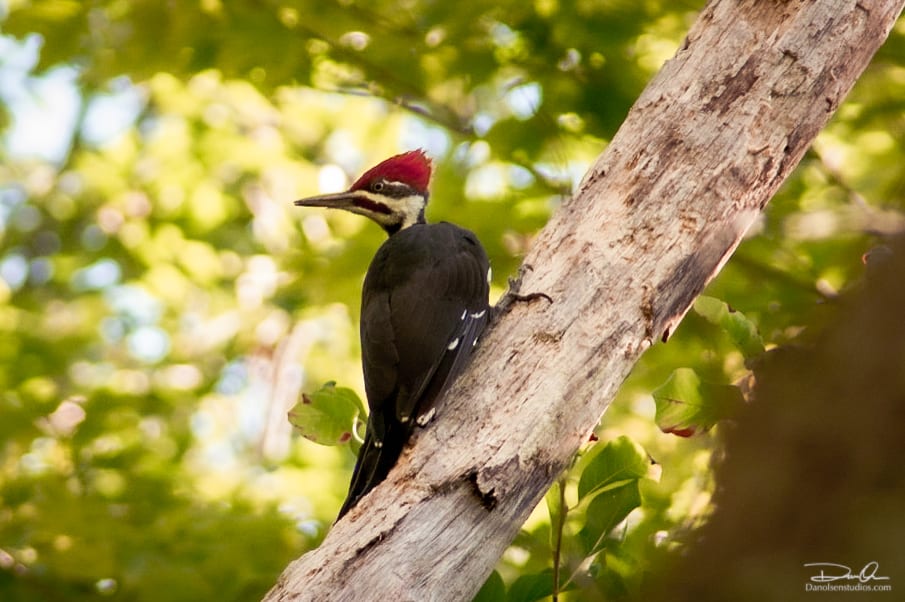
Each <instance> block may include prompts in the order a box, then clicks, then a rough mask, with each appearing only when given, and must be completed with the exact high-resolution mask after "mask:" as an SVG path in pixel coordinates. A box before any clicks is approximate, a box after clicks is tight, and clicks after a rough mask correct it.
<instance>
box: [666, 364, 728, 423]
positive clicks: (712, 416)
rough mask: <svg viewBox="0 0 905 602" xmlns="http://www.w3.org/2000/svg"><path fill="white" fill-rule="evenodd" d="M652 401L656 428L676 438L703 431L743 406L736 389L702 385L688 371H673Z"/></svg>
mask: <svg viewBox="0 0 905 602" xmlns="http://www.w3.org/2000/svg"><path fill="white" fill-rule="evenodd" d="M653 397H654V402H655V403H656V406H657V414H656V422H657V426H658V427H660V430H661V431H663V432H664V433H671V434H673V435H678V436H679V437H691V436H692V435H695V434H697V433H699V432H701V431H706V430H708V429H709V428H711V427H712V426H713V425H714V424H716V423H717V422H718V421H720V420H722V419H724V418H728V417H730V416H732V415H734V414H735V412H736V411H737V410H738V409H739V408H740V407H741V406H742V405H744V397H743V396H742V392H741V391H740V390H739V389H738V387H734V386H732V385H722V384H713V383H707V382H704V381H702V380H701V379H700V377H699V376H698V375H697V373H696V372H695V371H694V370H692V369H691V368H677V369H676V370H674V371H673V373H672V374H670V376H669V378H668V379H667V380H666V382H665V383H663V384H662V385H660V386H659V387H657V388H656V389H655V390H654V391H653Z"/></svg>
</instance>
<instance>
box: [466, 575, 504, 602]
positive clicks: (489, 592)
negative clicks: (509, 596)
mask: <svg viewBox="0 0 905 602" xmlns="http://www.w3.org/2000/svg"><path fill="white" fill-rule="evenodd" d="M505 599H506V584H505V583H503V578H502V577H500V574H499V573H498V572H496V571H493V572H492V573H490V576H489V577H487V581H485V582H484V585H482V586H481V589H480V590H479V591H478V594H477V595H476V596H475V597H474V600H473V602H500V600H505Z"/></svg>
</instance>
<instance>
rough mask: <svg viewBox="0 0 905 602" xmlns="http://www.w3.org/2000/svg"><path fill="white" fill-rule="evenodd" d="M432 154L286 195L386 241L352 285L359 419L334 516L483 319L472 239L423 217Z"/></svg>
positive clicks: (445, 381)
mask: <svg viewBox="0 0 905 602" xmlns="http://www.w3.org/2000/svg"><path fill="white" fill-rule="evenodd" d="M430 177H431V160H430V159H429V158H428V157H427V155H426V154H425V152H424V150H422V149H418V150H412V151H408V152H405V153H402V154H398V155H395V156H392V157H390V158H388V159H386V160H384V161H382V162H380V163H378V164H377V165H375V166H374V167H372V168H371V169H368V170H367V171H365V172H364V174H362V175H361V176H360V177H359V178H358V179H357V180H356V181H355V182H354V183H353V184H352V186H351V187H350V188H349V189H348V190H346V191H345V192H339V193H334V194H323V195H319V196H313V197H308V198H304V199H300V200H297V201H295V205H297V206H302V207H327V208H332V209H343V210H345V211H349V212H351V213H355V214H358V215H362V216H365V217H368V218H370V219H371V220H372V221H374V222H376V223H377V224H378V225H379V226H380V227H381V228H383V230H384V231H385V232H386V233H387V235H388V238H387V239H386V240H385V241H384V242H383V243H382V244H381V246H380V247H379V248H378V249H377V252H376V254H375V255H374V258H373V259H372V260H371V264H370V266H369V267H368V270H367V273H366V274H365V278H364V284H363V285H362V292H361V319H360V336H361V360H362V371H363V375H364V386H365V394H366V396H367V401H368V409H369V414H368V419H367V427H366V430H365V436H364V440H363V442H362V445H361V448H360V450H359V453H358V457H357V459H356V462H355V468H354V469H353V472H352V479H351V483H350V485H349V492H348V494H347V496H346V499H345V502H344V503H343V505H342V507H341V509H340V511H339V514H338V516H337V519H336V520H337V521H338V520H340V519H341V518H342V517H343V516H344V515H345V514H346V513H347V512H348V511H349V510H351V509H352V508H353V507H354V506H355V505H356V504H357V503H358V502H359V501H360V500H361V499H362V498H363V497H364V496H365V495H366V494H367V493H368V492H369V491H371V489H373V488H374V487H375V486H376V485H377V484H379V483H380V482H381V481H383V480H384V479H385V478H386V477H387V475H388V474H389V472H390V469H391V468H392V467H393V466H394V465H395V464H396V462H397V460H398V458H399V456H400V454H401V453H402V450H403V448H404V446H405V444H406V442H407V441H408V439H409V437H410V436H411V434H412V432H413V431H414V427H415V424H416V423H417V424H419V425H420V426H424V425H425V424H426V423H427V422H429V421H430V419H431V416H432V414H433V403H434V401H435V400H436V399H437V398H438V397H439V396H440V394H441V393H443V392H444V391H445V390H446V389H448V388H449V386H450V385H451V383H452V382H453V380H454V379H455V378H456V376H458V375H459V374H460V373H461V371H462V369H463V368H464V367H465V366H466V364H467V362H468V360H469V358H470V357H471V355H472V353H473V350H474V347H475V345H476V344H477V341H478V338H479V337H480V335H481V333H482V331H483V330H484V328H485V326H486V325H487V323H488V320H489V318H490V312H491V310H490V304H489V293H490V279H491V269H490V261H489V259H488V257H487V253H486V251H485V250H484V247H483V246H482V245H481V243H480V241H479V240H478V238H477V236H475V234H474V233H473V232H471V231H469V230H466V229H465V228H462V227H459V226H457V225H455V224H451V223H448V222H437V223H427V221H426V220H425V216H424V211H425V207H426V206H427V202H428V198H429V196H430V195H429V183H430Z"/></svg>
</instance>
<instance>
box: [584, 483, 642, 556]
mask: <svg viewBox="0 0 905 602" xmlns="http://www.w3.org/2000/svg"><path fill="white" fill-rule="evenodd" d="M640 505H641V489H640V485H639V479H633V480H630V481H628V482H626V483H625V484H624V485H621V486H619V487H615V488H611V489H607V490H605V491H603V492H601V493H599V494H598V495H596V496H595V497H594V499H592V500H591V503H590V504H588V509H587V512H586V514H585V524H584V527H582V529H581V531H580V532H579V533H578V538H579V539H580V541H581V542H582V544H583V545H584V551H585V554H586V555H587V556H590V555H592V554H596V553H597V552H599V551H600V550H601V549H602V548H603V542H604V539H605V538H606V535H607V533H609V532H610V531H612V530H613V528H614V527H615V526H616V525H618V524H619V523H621V522H622V521H623V520H625V517H626V516H628V514H629V512H631V511H632V510H634V509H635V508H637V507H639V506H640Z"/></svg>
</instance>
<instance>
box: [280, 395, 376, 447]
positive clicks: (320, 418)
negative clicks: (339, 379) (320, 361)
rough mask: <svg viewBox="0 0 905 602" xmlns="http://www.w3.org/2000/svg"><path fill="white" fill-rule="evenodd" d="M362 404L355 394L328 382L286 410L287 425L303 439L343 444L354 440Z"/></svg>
mask: <svg viewBox="0 0 905 602" xmlns="http://www.w3.org/2000/svg"><path fill="white" fill-rule="evenodd" d="M363 414H364V405H363V404H362V402H361V399H360V398H359V397H358V395H356V394H355V391H353V390H352V389H347V388H345V387H337V386H336V383H334V382H328V383H326V384H325V385H324V386H323V387H321V388H320V389H318V390H317V391H315V392H314V393H311V394H310V395H309V394H307V393H303V394H302V399H301V401H299V402H298V403H297V404H295V406H294V407H293V408H292V409H291V410H289V422H290V423H291V424H292V426H294V427H295V428H297V429H298V430H299V432H300V433H301V434H302V436H303V437H305V438H306V439H309V440H311V441H314V442H315V443H320V444H321V445H345V444H347V443H351V442H352V441H353V440H354V436H353V433H354V432H355V425H356V422H357V421H358V420H359V417H360V416H362V415H363Z"/></svg>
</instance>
